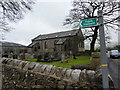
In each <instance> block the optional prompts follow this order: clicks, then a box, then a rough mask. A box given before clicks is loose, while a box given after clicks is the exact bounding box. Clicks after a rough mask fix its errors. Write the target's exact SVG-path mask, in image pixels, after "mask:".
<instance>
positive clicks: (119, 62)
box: [108, 58, 120, 90]
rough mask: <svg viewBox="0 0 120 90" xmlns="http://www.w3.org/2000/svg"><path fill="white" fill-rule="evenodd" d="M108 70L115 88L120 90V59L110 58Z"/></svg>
mask: <svg viewBox="0 0 120 90" xmlns="http://www.w3.org/2000/svg"><path fill="white" fill-rule="evenodd" d="M108 70H109V74H110V76H111V77H112V80H113V83H114V86H115V88H116V89H117V90H120V59H111V58H108Z"/></svg>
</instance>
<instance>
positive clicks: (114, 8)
mask: <svg viewBox="0 0 120 90" xmlns="http://www.w3.org/2000/svg"><path fill="white" fill-rule="evenodd" d="M72 6H73V8H72V9H71V10H70V13H69V15H68V16H67V17H66V20H65V22H64V25H68V24H70V25H73V27H74V28H79V22H80V20H81V19H85V18H94V17H96V16H97V11H98V10H102V11H103V17H104V25H105V32H106V39H110V36H109V35H108V34H109V31H110V30H117V26H119V24H118V22H117V20H118V19H119V18H120V14H119V15H118V11H120V5H118V2H116V0H112V1H111V2H108V0H104V2H100V0H95V2H93V1H92V0H74V1H73V3H72ZM98 28H99V26H96V27H92V28H88V29H86V30H85V29H84V35H85V39H89V40H90V41H91V43H90V50H91V52H93V51H94V47H95V43H96V41H97V39H99V38H98V34H99V33H98Z"/></svg>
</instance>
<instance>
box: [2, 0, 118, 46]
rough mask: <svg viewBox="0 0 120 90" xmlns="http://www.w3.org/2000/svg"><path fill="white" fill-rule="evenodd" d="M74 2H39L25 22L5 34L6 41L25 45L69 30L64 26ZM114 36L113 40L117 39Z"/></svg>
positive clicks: (57, 0) (51, 0)
mask: <svg viewBox="0 0 120 90" xmlns="http://www.w3.org/2000/svg"><path fill="white" fill-rule="evenodd" d="M71 4H72V0H39V1H37V2H36V4H35V5H34V6H33V10H32V11H29V12H28V13H27V14H26V15H25V17H24V19H23V20H21V21H19V22H18V23H16V24H14V25H13V27H14V28H15V29H14V30H12V31H11V32H9V33H5V34H4V35H5V39H6V40H5V41H9V42H16V43H20V44H23V45H28V44H30V43H31V39H33V38H34V37H36V36H38V35H40V34H46V33H53V32H59V31H64V30H69V29H68V28H66V27H64V26H63V22H64V19H65V17H66V16H67V15H68V13H69V10H70V8H71ZM115 35H116V34H115V33H114V34H113V35H112V38H115V39H113V40H116V39H117V38H116V37H114V36H115Z"/></svg>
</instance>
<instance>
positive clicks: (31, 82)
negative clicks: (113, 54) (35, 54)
mask: <svg viewBox="0 0 120 90" xmlns="http://www.w3.org/2000/svg"><path fill="white" fill-rule="evenodd" d="M2 63H3V65H2V66H3V90H4V89H6V88H7V90H18V88H22V90H23V88H32V89H33V88H34V89H37V88H38V89H40V88H59V89H64V90H66V89H69V88H71V89H73V90H74V89H80V88H82V89H89V90H92V89H93V88H96V89H97V88H101V84H96V82H95V71H92V70H77V69H75V70H72V69H69V68H62V67H55V66H52V65H45V64H44V65H43V64H38V63H35V62H27V61H21V60H15V59H5V58H4V59H2ZM16 88H17V89H16Z"/></svg>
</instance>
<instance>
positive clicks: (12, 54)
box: [0, 41, 27, 58]
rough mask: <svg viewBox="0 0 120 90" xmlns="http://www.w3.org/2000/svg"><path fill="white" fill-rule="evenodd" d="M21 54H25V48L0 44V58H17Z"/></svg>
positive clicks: (19, 45)
mask: <svg viewBox="0 0 120 90" xmlns="http://www.w3.org/2000/svg"><path fill="white" fill-rule="evenodd" d="M23 52H24V53H25V52H27V46H24V45H21V44H18V43H13V42H4V41H2V42H0V55H1V56H2V57H7V58H18V56H20V53H23Z"/></svg>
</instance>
